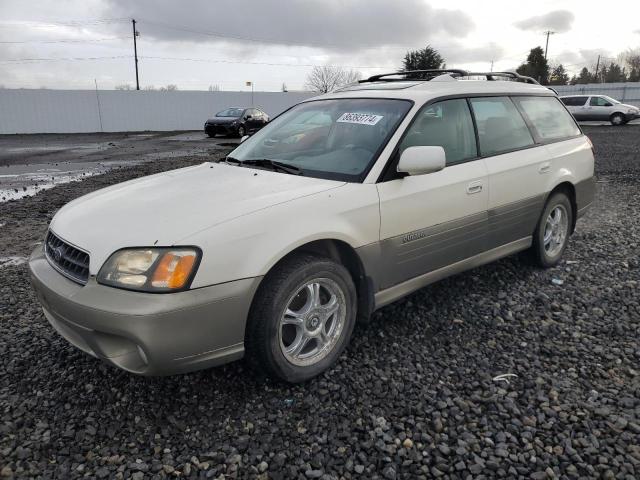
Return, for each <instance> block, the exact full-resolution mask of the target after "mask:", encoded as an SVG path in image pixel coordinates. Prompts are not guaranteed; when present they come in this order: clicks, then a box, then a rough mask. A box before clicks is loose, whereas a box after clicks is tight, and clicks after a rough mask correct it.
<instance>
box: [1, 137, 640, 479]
mask: <svg viewBox="0 0 640 480" xmlns="http://www.w3.org/2000/svg"><path fill="white" fill-rule="evenodd" d="M585 130H586V133H588V134H589V135H590V136H591V138H592V140H593V141H594V143H595V145H596V150H597V167H596V168H597V173H598V177H599V183H598V198H597V205H596V206H595V208H593V209H592V210H591V212H590V213H589V214H588V215H587V216H586V217H585V218H584V219H582V220H580V222H579V223H578V228H577V232H576V233H575V235H574V236H573V237H572V240H571V242H570V246H569V248H568V250H567V252H566V254H565V261H564V262H563V263H562V264H561V265H560V266H559V267H557V268H554V269H551V270H546V271H542V270H539V269H537V268H534V267H532V266H530V265H529V264H528V263H527V262H526V261H525V260H524V259H523V257H522V256H516V257H513V258H508V259H505V260H502V261H499V262H497V263H495V264H492V265H488V266H485V267H482V268H478V269H475V270H473V271H470V272H468V273H465V274H462V275H458V276H456V277H454V278H451V279H448V280H445V281H443V282H440V283H438V284H435V285H433V286H431V287H428V288H425V289H423V290H421V291H419V292H417V293H415V294H413V295H411V296H410V297H408V298H407V299H405V300H402V301H399V302H396V303H395V304H393V305H390V306H388V307H386V308H384V309H383V310H381V311H379V312H378V313H376V314H375V318H374V320H373V322H372V323H371V325H369V326H367V327H358V328H357V329H356V331H355V332H354V338H353V340H352V343H351V346H350V347H349V348H348V349H347V351H346V353H345V355H344V356H343V357H342V358H341V359H340V361H339V363H338V364H337V366H336V367H335V368H334V369H333V370H331V371H330V372H328V373H326V374H324V375H323V376H321V377H319V378H317V379H315V380H313V381H311V382H308V383H307V384H304V385H299V386H294V387H291V386H286V385H280V384H274V383H270V382H268V381H263V380H260V379H258V378H256V377H254V376H253V375H251V374H250V373H249V372H247V371H246V368H245V366H244V364H243V363H242V362H237V363H235V364H231V365H228V366H225V367H221V368H216V369H211V370H207V371H202V372H197V373H193V374H189V375H182V376H175V377H168V378H140V377H135V376H132V375H129V374H127V373H124V372H121V371H118V370H116V369H114V368H112V367H109V366H106V365H103V364H102V363H100V362H99V361H97V360H95V359H92V358H90V357H88V356H86V355H84V354H83V353H81V352H79V351H78V350H76V349H75V348H73V347H71V346H69V345H68V344H67V342H66V341H64V340H62V339H61V338H60V337H58V335H57V334H55V333H54V332H53V330H52V328H51V327H50V326H49V325H48V324H47V322H46V321H45V320H44V318H43V316H42V314H41V313H40V308H39V306H38V304H37V302H36V298H35V296H34V294H33V293H32V291H31V288H30V286H29V282H28V275H27V269H26V265H24V264H22V265H15V264H11V265H6V266H4V267H3V268H0V358H1V362H0V380H1V381H0V476H6V477H11V476H12V475H13V476H16V477H42V478H54V477H55V478H66V477H91V478H93V477H97V478H135V479H142V478H165V477H169V478H173V477H188V478H236V477H237V478H264V479H266V478H274V479H278V478H324V479H329V478H384V479H389V480H392V479H395V478H412V479H413V478H434V477H442V478H465V479H466V478H495V477H503V478H516V477H520V478H533V479H543V478H579V477H582V478H605V479H609V478H625V479H634V478H638V477H640V341H639V338H640V337H639V334H640V328H639V327H640V304H639V298H640V296H639V295H638V287H639V285H638V282H639V281H640V262H639V260H638V258H639V254H640V247H639V241H640V240H639V238H640V237H639V233H640V231H639V228H640V227H639V226H638V217H639V216H640V195H639V188H638V185H639V182H640V140H639V139H640V128H638V127H626V128H615V129H613V128H608V127H586V128H585ZM199 161H200V160H198V159H188V158H186V159H174V160H171V161H166V162H163V163H162V164H160V165H156V166H152V165H143V166H135V167H132V168H131V169H122V170H118V171H112V172H110V173H107V174H105V175H102V176H99V177H92V178H89V179H87V180H85V181H83V182H80V183H72V184H67V185H63V186H59V187H56V188H54V189H52V190H49V191H46V192H43V193H41V194H39V195H37V196H35V197H33V198H27V199H24V200H21V201H19V202H9V203H5V204H0V223H2V224H4V226H3V227H2V228H0V244H1V245H4V246H5V247H4V250H5V252H3V253H2V255H7V256H15V257H18V258H19V257H21V256H26V255H27V254H28V252H29V250H30V249H31V248H32V246H31V245H32V244H33V243H34V242H36V241H38V240H40V239H41V238H42V236H43V234H44V232H45V229H46V225H47V222H48V221H49V219H50V218H51V216H52V214H53V212H55V210H56V209H57V208H59V207H60V206H61V205H63V204H64V203H66V202H67V201H69V200H71V199H72V198H74V197H77V196H78V195H80V194H83V193H86V192H88V191H91V190H94V189H96V188H99V187H102V186H105V185H108V184H111V183H115V182H119V181H122V180H124V179H126V178H131V177H134V176H139V175H145V174H149V173H152V172H153V171H156V170H160V169H164V168H175V167H179V166H183V165H188V164H191V163H194V162H199ZM14 263H19V262H14ZM560 283H562V284H561V285H560ZM505 374H508V376H506V377H498V378H495V377H497V376H499V375H505ZM500 378H503V379H504V380H501V379H500Z"/></svg>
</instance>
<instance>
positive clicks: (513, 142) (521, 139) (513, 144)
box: [471, 97, 534, 156]
mask: <svg viewBox="0 0 640 480" xmlns="http://www.w3.org/2000/svg"><path fill="white" fill-rule="evenodd" d="M471 106H472V107H473V114H474V115H475V117H476V124H477V126H478V138H479V139H480V153H481V154H482V155H483V156H487V155H496V154H498V153H500V152H507V151H509V150H516V149H518V148H523V147H527V146H529V145H533V144H534V142H533V138H532V137H531V133H530V132H529V129H528V128H527V124H526V123H525V122H524V120H523V119H522V116H521V115H520V113H519V112H518V110H517V109H516V107H515V105H514V104H513V102H512V101H511V99H509V98H508V97H480V98H472V99H471Z"/></svg>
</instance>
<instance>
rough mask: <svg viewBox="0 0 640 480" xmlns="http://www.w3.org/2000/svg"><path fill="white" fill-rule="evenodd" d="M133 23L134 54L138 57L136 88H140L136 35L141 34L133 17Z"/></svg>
mask: <svg viewBox="0 0 640 480" xmlns="http://www.w3.org/2000/svg"><path fill="white" fill-rule="evenodd" d="M131 24H132V25H133V56H134V57H135V59H136V90H140V81H139V80H138V45H137V44H136V37H137V36H138V35H140V32H138V31H137V30H136V21H135V20H134V19H133V18H132V19H131Z"/></svg>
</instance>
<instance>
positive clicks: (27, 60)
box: [0, 55, 131, 65]
mask: <svg viewBox="0 0 640 480" xmlns="http://www.w3.org/2000/svg"><path fill="white" fill-rule="evenodd" d="M121 58H131V55H114V56H111V57H66V58H11V59H9V60H0V63H7V64H12V65H17V64H20V63H39V62H71V61H85V60H115V59H121Z"/></svg>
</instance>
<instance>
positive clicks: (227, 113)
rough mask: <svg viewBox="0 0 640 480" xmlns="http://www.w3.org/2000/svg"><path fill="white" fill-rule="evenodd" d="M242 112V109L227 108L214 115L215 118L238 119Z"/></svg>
mask: <svg viewBox="0 0 640 480" xmlns="http://www.w3.org/2000/svg"><path fill="white" fill-rule="evenodd" d="M243 111H244V110H243V109H242V108H227V109H226V110H222V111H221V112H218V113H216V117H239V116H240V115H242V112H243Z"/></svg>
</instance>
